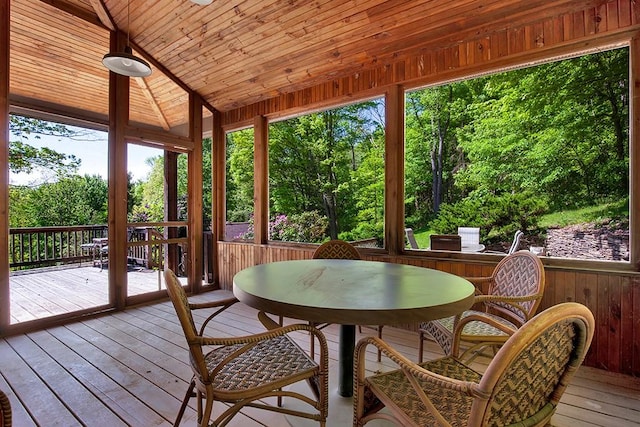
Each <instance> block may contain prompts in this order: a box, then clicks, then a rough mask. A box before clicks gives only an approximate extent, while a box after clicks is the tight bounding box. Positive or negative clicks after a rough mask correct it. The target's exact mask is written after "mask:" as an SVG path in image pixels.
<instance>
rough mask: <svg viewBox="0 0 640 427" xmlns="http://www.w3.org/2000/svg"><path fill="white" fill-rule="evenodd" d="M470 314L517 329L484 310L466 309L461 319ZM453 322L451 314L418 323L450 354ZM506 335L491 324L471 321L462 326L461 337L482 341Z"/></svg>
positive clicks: (498, 338)
mask: <svg viewBox="0 0 640 427" xmlns="http://www.w3.org/2000/svg"><path fill="white" fill-rule="evenodd" d="M470 315H479V316H483V317H487V318H490V319H493V320H494V321H496V322H497V323H500V324H502V325H505V326H507V327H509V328H511V329H517V327H516V325H515V324H513V323H512V322H510V321H508V320H506V319H504V318H503V317H500V316H496V315H494V314H490V313H486V312H484V311H476V310H467V311H465V312H464V313H462V315H461V319H464V318H465V317H468V316H470ZM453 322H454V317H453V316H452V317H445V318H443V319H437V320H431V321H429V322H423V323H421V324H420V329H421V330H423V331H425V332H428V333H429V335H431V336H432V337H433V339H434V340H436V342H437V343H438V344H439V345H440V347H442V349H443V350H444V351H445V353H446V354H450V353H451V347H452V345H453ZM508 337H509V336H508V335H507V334H505V333H504V332H502V331H501V330H500V329H498V328H496V327H494V326H492V325H489V324H487V323H485V322H480V321H472V322H469V323H467V324H466V325H465V326H464V329H463V330H462V336H461V339H462V340H465V341H483V340H492V338H493V339H495V340H496V341H506V339H507V338H508Z"/></svg>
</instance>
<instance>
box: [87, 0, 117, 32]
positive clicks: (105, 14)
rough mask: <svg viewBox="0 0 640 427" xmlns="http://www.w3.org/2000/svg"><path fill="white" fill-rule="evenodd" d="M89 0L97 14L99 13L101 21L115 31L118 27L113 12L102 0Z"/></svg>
mask: <svg viewBox="0 0 640 427" xmlns="http://www.w3.org/2000/svg"><path fill="white" fill-rule="evenodd" d="M89 2H90V3H91V7H93V10H94V11H95V12H96V15H98V18H99V19H100V22H102V25H104V26H105V27H107V28H108V29H110V30H111V31H115V30H116V29H117V26H116V23H115V22H114V21H113V18H112V17H111V14H110V13H109V11H108V10H107V8H106V7H105V5H104V3H103V2H102V0H89Z"/></svg>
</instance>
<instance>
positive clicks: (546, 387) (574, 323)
mask: <svg viewBox="0 0 640 427" xmlns="http://www.w3.org/2000/svg"><path fill="white" fill-rule="evenodd" d="M594 326H595V323H594V318H593V314H592V313H591V311H589V309H588V308H587V307H585V306H584V305H581V304H577V303H564V304H559V305H556V306H553V307H551V308H550V309H547V310H545V311H543V312H541V313H540V314H538V315H537V316H536V317H534V318H533V319H531V320H530V321H529V322H527V323H526V324H525V325H524V326H523V327H521V328H520V329H518V331H517V332H516V333H515V334H514V335H513V336H512V337H511V338H510V339H509V340H507V342H506V343H505V344H504V345H503V346H502V348H501V349H500V351H498V354H497V355H496V356H495V357H494V359H493V360H492V361H491V364H490V365H489V367H488V368H487V370H486V371H485V373H484V375H483V377H482V380H481V381H480V383H479V385H478V394H480V395H485V393H486V396H490V398H489V399H488V400H486V401H484V399H481V398H478V399H477V403H475V402H474V408H472V414H471V415H472V418H471V419H470V422H469V425H477V426H480V425H489V424H493V423H494V421H495V420H499V424H501V425H512V424H516V423H522V424H519V425H546V424H547V423H548V422H549V420H550V419H551V416H552V415H553V413H554V411H555V408H556V407H557V405H558V402H559V401H560V397H561V396H562V394H563V393H564V391H565V390H566V388H567V386H568V385H569V383H570V381H571V378H572V377H573V375H574V374H575V372H576V370H577V369H578V367H579V366H580V365H581V364H582V361H583V360H584V357H585V355H586V352H587V350H588V349H589V346H590V345H591V340H592V338H593V332H594ZM523 384H524V385H525V386H523ZM522 402H527V404H526V405H523V404H522ZM533 420H540V421H538V422H537V423H535V424H529V422H530V421H533Z"/></svg>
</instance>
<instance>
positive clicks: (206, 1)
mask: <svg viewBox="0 0 640 427" xmlns="http://www.w3.org/2000/svg"><path fill="white" fill-rule="evenodd" d="M191 1H192V2H193V3H195V4H199V5H202V6H206V5H208V4H211V3H212V2H213V0H191Z"/></svg>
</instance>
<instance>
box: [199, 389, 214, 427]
mask: <svg viewBox="0 0 640 427" xmlns="http://www.w3.org/2000/svg"><path fill="white" fill-rule="evenodd" d="M205 398H206V399H207V400H206V402H205V404H204V413H203V414H202V419H201V420H200V421H199V422H200V427H208V426H209V420H210V419H211V412H213V393H212V392H209V393H207V395H206V396H205ZM216 425H218V424H216Z"/></svg>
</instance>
